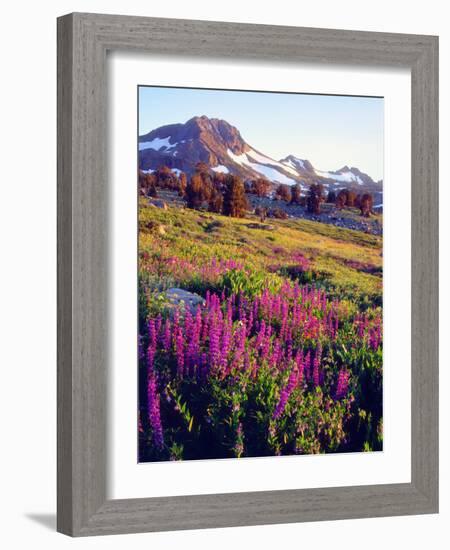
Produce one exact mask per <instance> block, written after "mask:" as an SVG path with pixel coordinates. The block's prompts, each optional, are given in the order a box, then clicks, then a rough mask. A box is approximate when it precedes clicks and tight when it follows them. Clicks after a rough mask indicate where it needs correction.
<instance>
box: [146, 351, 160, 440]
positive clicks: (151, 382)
mask: <svg viewBox="0 0 450 550" xmlns="http://www.w3.org/2000/svg"><path fill="white" fill-rule="evenodd" d="M153 360H154V349H153V348H152V346H151V345H150V346H149V349H148V350H147V413H148V421H149V423H150V426H151V428H152V437H153V443H154V445H155V447H157V448H158V449H162V448H163V446H164V437H163V429H162V424H161V414H160V397H159V393H158V390H157V383H156V373H155V372H154V368H153V367H154V365H153Z"/></svg>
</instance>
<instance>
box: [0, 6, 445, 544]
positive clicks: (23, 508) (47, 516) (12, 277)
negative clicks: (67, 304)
mask: <svg viewBox="0 0 450 550" xmlns="http://www.w3.org/2000/svg"><path fill="white" fill-rule="evenodd" d="M105 4H106V3H105V2H101V1H99V0H90V1H87V0H78V1H76V0H72V1H69V0H59V1H57V2H56V1H50V0H47V1H45V2H32V1H28V2H23V1H22V2H21V1H16V2H14V3H13V2H8V3H5V5H4V6H3V8H2V17H1V23H0V25H1V26H0V41H1V47H0V56H1V64H0V68H1V87H0V94H1V100H0V131H1V133H0V139H1V143H0V151H1V154H0V159H1V162H0V167H1V171H0V174H1V176H0V185H1V190H2V192H1V195H0V224H1V227H0V239H1V240H0V254H1V256H0V258H1V268H0V365H1V367H0V368H1V371H0V372H1V378H0V381H1V382H0V408H1V409H0V419H1V420H0V421H1V424H0V425H1V431H0V441H1V451H0V461H1V464H0V475H1V483H0V507H1V511H0V513H1V516H0V517H1V518H2V529H1V531H0V540H1V542H2V546H4V547H5V548H21V547H26V545H29V546H30V545H33V546H34V547H42V548H46V549H48V550H51V549H53V548H58V549H59V548H68V547H69V546H70V547H72V548H73V547H75V548H91V547H93V546H95V547H96V548H121V547H123V546H124V545H126V546H127V547H128V548H130V549H131V548H140V547H144V546H146V547H148V546H150V545H151V547H152V548H153V549H154V550H157V549H159V548H182V549H183V550H185V549H189V548H196V550H200V549H202V548H211V547H215V548H227V549H229V548H236V549H240V548H245V547H248V548H261V549H263V548H264V549H265V548H271V549H272V548H274V547H282V546H283V545H290V546H292V545H294V546H295V547H300V546H303V545H306V546H313V547H314V548H317V549H320V548H329V547H333V548H334V549H340V548H345V549H346V550H347V549H348V548H352V547H360V546H363V547H364V548H365V549H367V550H368V549H371V548H376V549H377V550H379V549H380V548H384V547H386V548H387V547H394V546H395V545H396V544H401V545H402V547H404V548H408V549H409V550H410V549H415V548H423V547H435V548H442V547H444V544H445V543H444V540H445V539H447V541H448V524H449V520H450V494H449V489H450V484H449V472H450V469H449V467H448V463H450V460H449V457H448V455H449V452H450V442H449V441H450V440H449V438H448V422H449V420H450V418H449V400H448V398H447V395H446V393H447V390H446V388H448V387H449V383H450V374H449V370H448V366H449V360H448V353H446V348H444V349H443V351H442V353H441V396H442V397H441V420H440V425H441V513H440V514H439V515H434V516H421V517H405V518H382V519H368V520H356V521H355V520H352V521H345V522H326V523H310V524H299V525H280V526H264V527H257V528H255V527H246V528H239V529H219V530H207V531H189V532H178V533H159V534H143V535H126V536H120V537H103V538H90V539H77V540H71V539H69V538H67V537H64V536H62V535H59V534H56V533H55V532H54V528H55V486H56V483H55V470H56V457H55V448H56V438H55V411H56V395H55V386H56V375H55V362H56V349H55V347H56V294H55V284H56V241H55V239H56V182H55V179H56V22H55V18H56V17H57V16H58V15H62V14H64V13H68V12H72V11H91V12H92V11H94V12H105V13H120V14H132V15H147V16H159V17H180V18H187V19H210V20H223V21H239V22H248V23H270V24H277V25H298V26H311V27H325V28H326V27H328V28H346V29H355V30H369V31H387V32H406V33H420V34H422V33H423V34H438V35H439V36H440V53H441V60H440V67H441V73H440V82H441V98H444V100H443V101H441V105H440V112H441V141H440V143H441V159H442V160H441V165H442V167H443V168H442V170H441V182H442V185H441V212H442V218H441V242H442V244H443V245H442V246H441V249H442V259H441V280H442V281H445V280H448V269H449V267H450V262H449V253H448V250H449V247H448V238H449V237H448V236H449V234H450V233H449V229H450V222H449V216H448V214H447V212H446V209H445V210H444V206H443V205H445V204H448V202H449V200H450V184H449V182H448V181H447V180H446V176H447V171H446V170H445V167H446V163H447V157H448V151H449V150H450V125H449V123H450V117H449V104H448V99H447V98H449V97H450V30H449V27H448V15H447V13H446V6H445V3H444V2H442V1H441V0H428V2H427V3H426V4H424V3H423V2H422V1H418V0H411V1H410V2H408V3H407V4H405V3H404V2H398V3H395V2H392V1H391V0H378V1H377V2H373V3H364V2H360V1H359V0H341V1H340V2H335V1H333V0H322V1H321V2H315V3H311V2H305V3H302V2H299V1H297V2H294V1H292V2H289V1H288V0H278V1H277V2H275V3H262V2H258V3H256V2H247V3H245V2H242V0H227V1H226V2H225V1H224V2H211V1H210V0H207V1H203V0H191V1H189V2H186V1H185V0H184V1H183V0H171V1H170V2H167V3H166V2H158V3H153V2H138V1H136V0H127V1H123V0H109V2H108V3H107V6H106V5H105ZM446 99H447V100H446ZM445 153H447V154H445ZM441 300H442V305H441V311H442V312H443V314H442V325H441V335H442V340H443V341H444V344H445V343H446V338H448V336H447V333H448V331H449V329H450V326H449V322H448V317H446V315H445V311H446V309H448V308H449V307H450V301H449V291H448V288H446V286H445V285H444V284H442V285H441Z"/></svg>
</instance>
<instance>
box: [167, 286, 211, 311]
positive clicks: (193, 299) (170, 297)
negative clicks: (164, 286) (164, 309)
mask: <svg viewBox="0 0 450 550" xmlns="http://www.w3.org/2000/svg"><path fill="white" fill-rule="evenodd" d="M165 296H166V300H167V302H168V306H169V308H174V309H175V308H177V307H183V308H189V309H190V311H191V313H193V314H194V313H195V312H196V311H197V307H198V306H199V305H200V306H203V305H204V304H205V300H204V299H203V298H202V297H201V296H199V295H198V294H195V292H188V291H187V290H183V289H182V288H169V289H168V290H166V292H165Z"/></svg>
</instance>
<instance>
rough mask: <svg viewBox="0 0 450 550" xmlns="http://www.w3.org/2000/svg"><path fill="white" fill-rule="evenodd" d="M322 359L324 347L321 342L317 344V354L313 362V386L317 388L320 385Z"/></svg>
mask: <svg viewBox="0 0 450 550" xmlns="http://www.w3.org/2000/svg"><path fill="white" fill-rule="evenodd" d="M321 359H322V345H321V343H320V342H319V343H318V344H317V348H316V352H315V354H314V361H313V372H312V377H313V384H314V385H315V386H318V385H319V384H320V370H319V369H320V361H321Z"/></svg>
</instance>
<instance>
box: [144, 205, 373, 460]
mask: <svg viewBox="0 0 450 550" xmlns="http://www.w3.org/2000/svg"><path fill="white" fill-rule="evenodd" d="M139 224H140V225H139V333H140V334H139V411H138V412H139V426H138V430H139V461H140V462H148V461H161V460H190V459H208V458H233V457H234V458H240V457H256V456H272V455H292V454H313V453H334V452H358V451H376V450H381V449H382V433H383V430H382V238H381V236H377V235H371V234H366V233H364V232H362V231H353V230H349V229H345V228H340V227H336V226H333V225H326V224H323V223H320V222H316V221H310V220H306V219H292V218H289V219H271V220H270V223H261V222H260V221H259V220H258V218H256V217H255V216H252V215H251V214H249V215H247V216H246V217H245V218H232V217H227V216H223V215H220V214H213V213H209V212H202V211H198V210H193V209H189V208H183V207H180V206H179V205H176V204H169V205H168V206H167V207H166V208H157V207H155V206H154V205H151V204H149V202H148V200H147V199H146V198H144V197H142V198H141V199H140V205H139ZM177 293H178V294H177ZM183 295H184V296H189V297H191V298H192V300H191V301H184V302H183V301H182V300H179V301H177V299H173V296H175V297H177V296H183ZM171 297H172V298H171Z"/></svg>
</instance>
